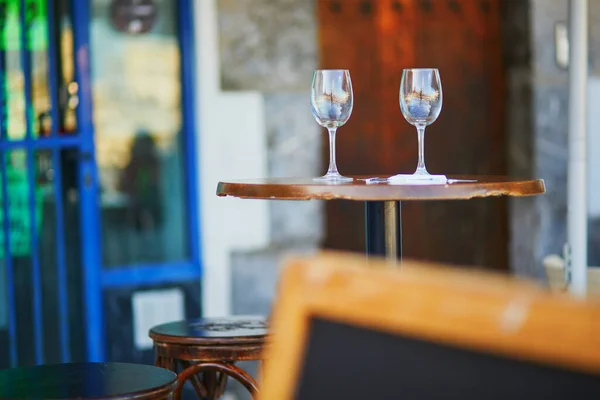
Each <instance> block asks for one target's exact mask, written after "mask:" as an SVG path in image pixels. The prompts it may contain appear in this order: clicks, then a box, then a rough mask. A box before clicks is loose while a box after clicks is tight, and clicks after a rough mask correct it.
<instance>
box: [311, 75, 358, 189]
mask: <svg viewBox="0 0 600 400" xmlns="http://www.w3.org/2000/svg"><path fill="white" fill-rule="evenodd" d="M353 102H354V96H353V94H352V82H351V81H350V71H348V70H347V69H322V70H317V71H315V73H314V75H313V81H312V89H311V92H310V109H311V111H312V114H313V116H314V117H315V119H316V120H317V122H318V123H319V125H321V126H323V127H325V128H327V130H328V131H329V169H328V170H327V174H325V175H324V176H322V177H320V178H315V179H314V180H316V181H322V182H332V183H339V182H349V181H352V178H348V177H345V176H342V175H340V173H339V172H338V169H337V165H336V163H335V134H336V131H337V128H339V127H340V126H342V125H344V124H345V123H346V121H348V119H349V118H350V114H352V105H353Z"/></svg>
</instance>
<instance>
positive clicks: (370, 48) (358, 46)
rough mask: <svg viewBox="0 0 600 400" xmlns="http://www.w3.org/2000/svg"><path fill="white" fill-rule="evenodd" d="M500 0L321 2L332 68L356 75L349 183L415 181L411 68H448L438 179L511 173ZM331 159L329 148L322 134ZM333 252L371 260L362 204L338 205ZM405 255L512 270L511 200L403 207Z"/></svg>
mask: <svg viewBox="0 0 600 400" xmlns="http://www.w3.org/2000/svg"><path fill="white" fill-rule="evenodd" d="M499 3H500V0H465V1H458V0H456V1H452V0H448V1H447V0H435V1H432V0H430V1H427V0H318V2H317V4H318V7H317V13H318V21H319V41H320V56H321V67H322V68H348V69H350V73H351V77H352V83H353V87H354V93H355V106H354V111H353V114H352V117H351V118H350V120H349V121H348V123H347V124H346V125H345V126H343V127H341V128H340V130H339V135H338V143H337V150H338V155H337V157H338V167H339V168H340V171H341V173H342V174H372V175H374V176H375V175H383V174H395V173H399V172H404V173H412V172H413V171H414V169H415V167H416V162H417V138H416V131H415V128H414V127H412V126H411V125H409V124H408V123H407V122H406V121H405V120H404V118H403V117H402V114H401V112H400V107H399V104H398V89H399V84H400V78H401V74H402V69H404V68H410V67H436V68H439V70H440V75H441V79H442V87H443V91H444V105H443V109H442V112H441V114H440V117H439V119H438V121H436V122H435V123H434V124H433V125H431V126H430V127H428V128H427V130H426V134H425V143H426V147H425V153H426V160H427V166H428V169H429V171H430V172H432V173H446V174H460V173H468V174H505V173H506V164H505V145H504V126H503V112H504V110H503V102H504V90H503V87H504V82H503V70H502V58H501V36H500V29H501V26H500V9H499ZM323 144H324V146H323V159H324V160H327V159H328V153H327V151H328V148H327V146H328V144H327V141H326V135H325V134H324V135H323ZM326 210H327V211H326V213H327V217H326V220H327V235H326V242H325V246H326V247H328V248H335V249H344V250H354V251H364V222H363V216H364V204H361V203H353V202H328V203H327V206H326ZM402 213H403V250H404V254H405V256H406V257H414V258H420V259H428V260H435V261H446V262H455V263H464V264H472V265H486V266H490V267H494V268H500V269H504V268H506V267H507V243H508V228H507V220H506V200H505V199H482V200H471V201H455V202H442V201H440V202H404V203H403V205H402Z"/></svg>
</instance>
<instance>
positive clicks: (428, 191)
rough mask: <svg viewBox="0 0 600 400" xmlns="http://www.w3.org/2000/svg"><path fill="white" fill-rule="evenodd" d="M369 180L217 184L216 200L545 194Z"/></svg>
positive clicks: (482, 181)
mask: <svg viewBox="0 0 600 400" xmlns="http://www.w3.org/2000/svg"><path fill="white" fill-rule="evenodd" d="M371 177H372V176H352V178H354V181H352V182H348V183H341V184H327V183H321V182H315V181H313V179H312V178H261V179H241V180H227V181H223V182H219V185H218V186H217V196H233V197H238V198H243V199H271V200H310V199H316V200H336V199H340V200H357V201H388V200H467V199H472V198H477V197H490V196H535V195H539V194H542V193H544V192H545V191H546V187H545V185H544V180H543V179H515V178H509V177H506V176H486V175H459V176H448V179H463V180H473V179H474V180H476V181H477V182H458V183H452V184H445V185H397V184H395V185H393V184H389V183H371V184H367V183H366V182H365V181H364V180H358V179H365V178H371Z"/></svg>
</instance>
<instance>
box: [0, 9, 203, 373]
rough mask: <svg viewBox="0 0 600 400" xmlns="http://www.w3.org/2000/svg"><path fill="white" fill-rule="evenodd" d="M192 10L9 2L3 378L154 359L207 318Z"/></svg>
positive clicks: (0, 299) (1, 269) (3, 141)
mask: <svg viewBox="0 0 600 400" xmlns="http://www.w3.org/2000/svg"><path fill="white" fill-rule="evenodd" d="M191 6H192V5H191V0H179V1H175V2H172V1H167V0H141V1H130V0H90V1H79V0H52V1H46V0H26V1H25V0H6V1H3V2H0V13H1V15H0V17H1V18H0V20H1V24H2V25H1V26H0V28H1V33H0V35H1V38H0V43H1V44H2V48H1V52H0V53H1V55H0V68H1V71H0V72H1V73H0V80H1V81H2V82H1V83H2V87H3V88H4V90H1V91H0V92H1V93H0V96H1V99H0V100H2V111H3V112H2V118H0V134H1V136H0V150H1V162H2V166H3V168H2V174H1V176H0V181H1V189H2V190H0V200H1V202H0V204H1V207H0V223H1V224H2V234H1V235H0V239H1V243H0V244H1V246H0V247H1V249H2V250H1V251H0V259H1V262H0V354H2V355H6V357H4V356H2V357H0V367H9V366H21V365H32V364H41V363H52V362H72V361H85V360H88V361H104V360H111V361H151V359H152V356H151V349H150V348H149V346H148V341H147V327H148V325H152V324H153V323H154V322H155V321H159V320H160V319H161V318H163V319H165V318H169V317H171V318H175V319H177V317H179V318H184V317H190V316H198V315H199V314H200V304H199V302H200V277H201V266H200V249H199V237H198V235H199V233H198V213H197V209H198V207H197V199H196V194H197V189H196V187H197V180H196V167H195V164H196V160H195V158H196V154H195V153H196V152H195V141H194V118H193V109H194V99H193V93H192V90H193V87H194V85H193V74H194V68H193V43H192V42H191V40H192V39H191V38H193V21H192V15H193V13H191V12H189V10H190V9H191ZM7 216H8V217H7ZM157 304H158V308H156V305H157ZM148 307H155V308H154V311H155V312H152V313H149V312H148V309H149V308H148ZM167 307H170V308H167Z"/></svg>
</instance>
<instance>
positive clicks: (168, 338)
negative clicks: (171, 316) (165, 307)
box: [150, 316, 268, 344]
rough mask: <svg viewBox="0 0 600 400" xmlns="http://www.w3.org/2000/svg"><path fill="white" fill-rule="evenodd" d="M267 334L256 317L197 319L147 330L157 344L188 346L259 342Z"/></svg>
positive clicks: (170, 323)
mask: <svg viewBox="0 0 600 400" xmlns="http://www.w3.org/2000/svg"><path fill="white" fill-rule="evenodd" d="M267 333H268V330H267V323H266V320H265V318H263V317H258V316H229V317H223V318H199V319H192V320H187V321H177V322H169V323H166V324H162V325H158V326H155V327H153V328H152V329H150V336H151V337H152V338H153V339H156V340H158V341H161V342H173V343H188V344H204V343H207V344H211V343H213V344H214V343H217V342H219V339H223V340H224V341H225V342H226V343H232V342H243V343H254V342H262V341H263V339H264V336H265V335H267Z"/></svg>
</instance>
